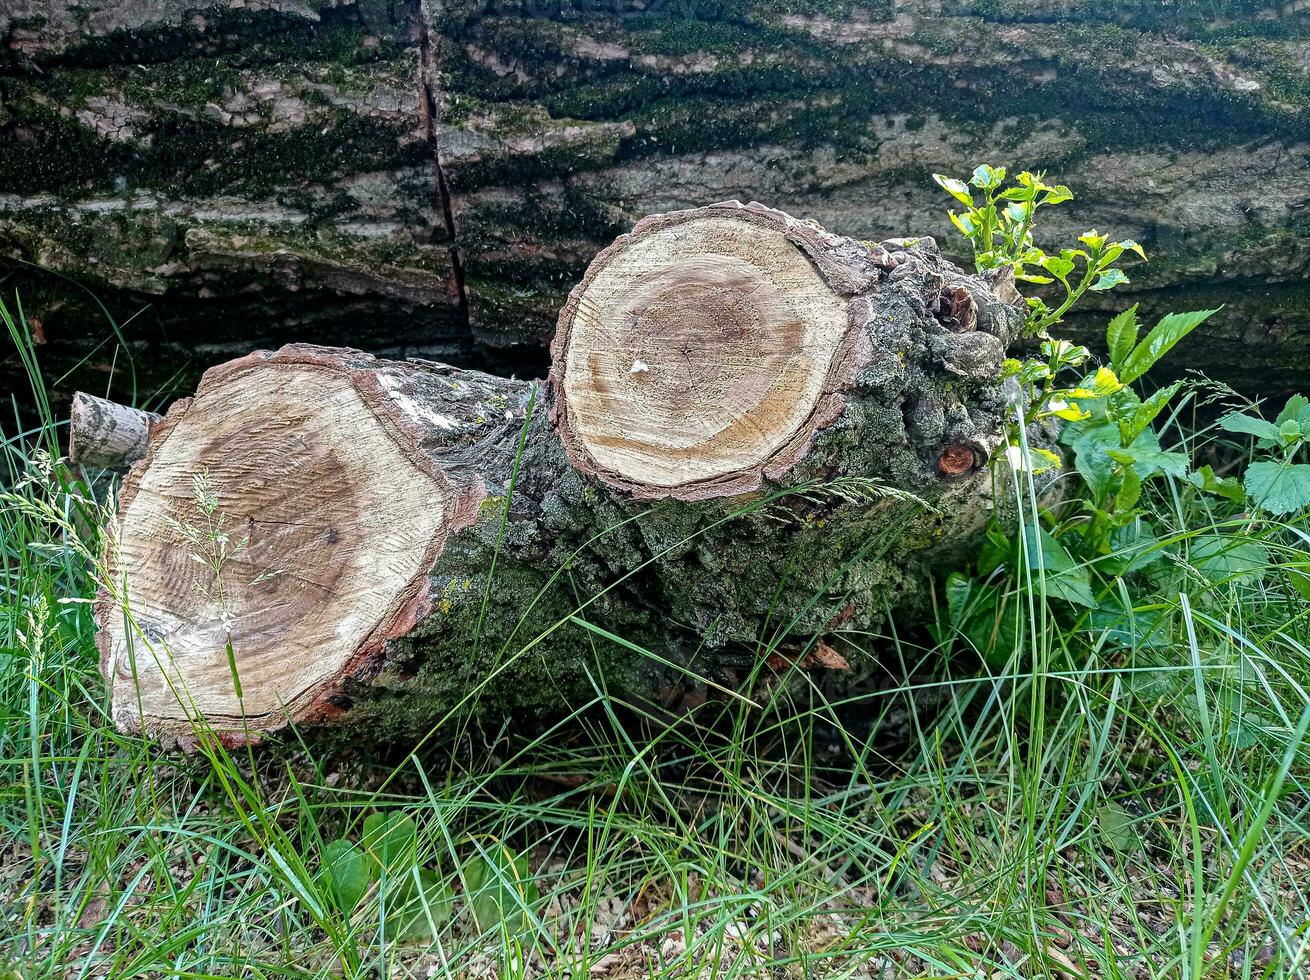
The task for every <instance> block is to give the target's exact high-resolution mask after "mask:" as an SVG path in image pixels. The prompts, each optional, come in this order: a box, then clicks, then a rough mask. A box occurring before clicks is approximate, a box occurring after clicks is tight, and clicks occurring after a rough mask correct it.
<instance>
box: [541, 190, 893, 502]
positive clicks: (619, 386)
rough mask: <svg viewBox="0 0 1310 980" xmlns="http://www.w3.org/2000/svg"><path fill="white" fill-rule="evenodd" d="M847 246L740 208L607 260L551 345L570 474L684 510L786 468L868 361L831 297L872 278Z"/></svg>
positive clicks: (631, 245)
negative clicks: (846, 253)
mask: <svg viewBox="0 0 1310 980" xmlns="http://www.w3.org/2000/svg"><path fill="white" fill-rule="evenodd" d="M852 244H853V243H851V242H849V241H846V240H843V239H835V238H833V237H832V236H829V235H827V234H826V233H824V232H822V231H820V230H819V229H818V228H817V227H814V226H811V225H808V224H803V223H801V222H797V221H795V220H794V219H792V218H789V217H788V216H786V215H784V214H782V213H781V212H778V211H773V210H771V209H768V208H764V207H762V206H760V205H755V204H752V205H749V206H742V205H740V204H737V203H735V202H732V203H728V204H719V205H713V206H711V207H706V208H698V209H695V210H691V211H682V212H676V213H673V214H667V215H656V216H654V217H652V218H647V219H646V220H644V221H642V222H641V223H639V224H638V225H637V227H636V228H635V229H634V230H633V231H632V233H631V234H629V235H624V236H623V237H621V238H619V239H618V240H617V241H616V242H615V243H614V244H613V245H611V246H610V247H609V248H607V249H605V250H604V251H603V252H601V253H600V255H598V256H597V257H596V259H595V261H594V262H592V264H591V266H590V267H589V268H588V270H587V273H586V276H585V277H584V279H583V280H582V283H581V284H580V285H579V286H578V287H577V288H575V289H574V290H573V292H572V294H571V295H570V296H569V300H568V303H567V304H566V306H565V307H564V310H563V312H562V313H561V315H560V320H559V330H558V332H557V334H556V337H555V343H554V346H553V348H552V354H553V365H552V378H553V383H554V385H555V388H556V400H555V409H554V410H555V423H556V425H557V427H558V429H559V431H560V435H561V438H562V439H563V441H564V444H565V447H566V450H567V452H568V454H569V458H570V460H571V461H572V462H573V464H574V466H575V467H576V468H577V469H578V470H579V471H581V472H585V473H589V474H592V475H594V476H596V477H598V478H599V479H601V480H602V481H604V482H605V483H607V484H609V485H610V486H612V487H614V488H616V489H621V490H624V491H627V492H629V493H631V494H633V495H635V496H637V497H665V496H668V497H676V498H679V499H683V500H695V499H703V498H708V497H717V496H727V495H731V494H737V493H741V492H743V491H749V490H754V489H757V488H758V487H759V486H760V485H761V482H762V480H763V479H764V478H765V477H766V476H769V477H773V476H775V475H777V474H779V473H781V472H783V471H785V470H786V469H787V467H789V466H790V465H791V464H793V463H794V462H795V461H796V460H798V459H799V458H800V457H801V456H802V455H803V454H804V452H805V450H806V448H807V447H808V446H809V444H810V442H811V440H812V439H813V437H814V435H815V433H816V432H817V430H819V429H820V428H822V427H823V426H824V425H827V424H828V423H830V422H831V421H832V420H833V419H834V418H836V416H837V415H838V413H839V412H840V411H841V406H842V400H841V397H840V395H839V394H838V393H837V392H838V390H839V389H840V388H841V387H842V386H843V385H844V384H846V383H847V382H848V381H849V380H850V379H851V378H852V377H853V376H854V374H855V373H856V372H857V371H858V370H859V368H860V367H861V366H862V364H861V362H860V360H859V357H858V355H857V351H856V347H857V339H858V338H859V336H860V329H859V328H860V324H859V323H858V322H855V321H854V320H853V319H852V317H851V316H850V312H849V308H848V306H849V303H848V299H847V297H846V296H844V295H841V294H839V292H838V290H839V289H843V288H844V287H846V285H847V283H848V281H849V280H850V279H851V278H854V279H856V280H857V281H859V280H862V281H864V282H868V281H870V280H871V276H870V273H869V270H868V269H867V268H865V267H866V266H868V265H869V264H870V263H871V261H872V260H871V258H870V256H869V255H868V253H867V252H866V253H864V254H859V253H860V252H863V250H858V251H857V252H855V253H853V254H852V255H851V256H850V257H849V258H847V261H848V262H850V263H852V264H853V265H854V266H855V268H853V269H841V268H840V265H841V262H842V257H839V256H837V255H836V252H837V251H838V250H839V246H841V245H845V246H850V245H852ZM825 265H826V266H827V267H828V269H826V270H825V269H824V266H825ZM821 270H822V271H821ZM833 270H836V271H838V272H845V273H850V274H848V275H844V276H835V277H832V276H831V272H832V271H833ZM825 271H827V272H829V275H825V274H824V272H825ZM830 277H831V278H834V279H835V280H836V282H835V285H836V288H834V283H833V282H830Z"/></svg>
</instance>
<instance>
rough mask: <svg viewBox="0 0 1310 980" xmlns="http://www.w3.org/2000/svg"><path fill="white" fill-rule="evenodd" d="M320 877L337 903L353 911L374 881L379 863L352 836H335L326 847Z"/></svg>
mask: <svg viewBox="0 0 1310 980" xmlns="http://www.w3.org/2000/svg"><path fill="white" fill-rule="evenodd" d="M320 863H321V868H320V870H319V873H318V874H319V880H320V881H321V882H322V883H323V885H324V886H325V887H326V889H327V892H328V894H329V895H331V896H332V901H333V903H334V904H335V905H336V907H337V908H338V909H339V910H340V911H342V912H345V913H346V914H350V912H352V911H353V910H354V908H355V906H356V905H358V904H359V900H360V899H361V898H363V897H364V893H365V892H367V891H368V888H369V885H371V884H372V883H373V871H374V868H375V865H374V863H373V861H372V860H371V859H370V858H369V856H368V855H367V854H365V853H364V852H363V851H361V850H360V849H359V848H358V847H356V846H355V845H354V844H352V843H351V842H350V841H348V840H344V839H342V840H334V841H332V843H330V844H328V845H327V846H326V847H324V848H323V856H322V860H321V862H320Z"/></svg>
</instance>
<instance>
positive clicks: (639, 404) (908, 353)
mask: <svg viewBox="0 0 1310 980" xmlns="http://www.w3.org/2000/svg"><path fill="white" fill-rule="evenodd" d="M1022 321H1023V315H1022V313H1021V311H1020V310H1018V309H1017V308H1016V307H1015V306H1014V305H1011V304H1010V303H1007V302H1004V301H1002V300H1000V299H998V298H997V289H996V288H994V284H993V283H991V282H989V281H987V280H985V279H983V278H979V277H975V276H970V275H966V274H964V273H963V272H961V271H960V270H959V269H957V268H956V267H954V266H953V265H951V264H950V263H949V262H947V261H945V260H943V259H942V258H941V256H940V255H939V253H938V252H937V249H936V247H935V245H934V243H933V241H932V240H931V239H927V238H925V239H918V240H900V241H888V242H884V243H882V244H881V245H866V244H862V243H859V242H856V241H853V240H850V239H844V238H840V237H837V236H834V235H830V234H828V233H827V232H825V231H823V230H822V229H821V228H819V227H818V226H817V225H815V224H813V223H810V222H800V221H796V220H794V219H792V218H790V217H788V216H787V215H785V214H783V213H781V212H778V211H774V210H771V209H768V208H765V207H762V206H760V205H756V204H752V205H746V206H743V205H741V204H738V203H736V202H729V203H727V204H721V205H714V206H711V207H708V208H700V209H695V210H691V211H684V212H676V213H671V214H664V215H656V216H653V217H650V218H647V219H645V220H643V221H642V222H640V223H639V224H638V225H637V227H636V228H635V229H634V230H633V232H632V233H631V234H629V235H625V236H623V237H621V238H619V239H618V240H617V241H616V242H615V243H614V244H613V245H611V246H610V247H609V248H607V249H606V250H604V251H603V252H602V253H601V254H600V255H599V256H598V257H597V258H596V259H595V261H594V262H593V263H592V265H591V267H590V268H589V269H588V271H587V274H586V276H585V277H584V278H583V280H582V282H581V283H580V284H579V285H578V287H577V288H575V289H574V291H573V293H572V295H571V296H570V299H569V301H568V303H567V304H566V306H565V308H564V310H563V312H562V314H561V316H560V325H559V332H558V335H557V337H556V341H555V345H554V349H553V366H552V370H551V376H550V379H549V381H548V382H547V383H546V384H545V385H544V386H543V385H539V384H537V383H534V382H526V381H518V380H513V379H506V378H499V377H494V376H491V375H487V374H481V373H478V372H473V371H465V370H459V369H455V368H452V367H449V366H446V365H440V364H435V363H432V362H427V361H408V362H398V361H387V360H381V359H377V358H374V357H373V356H371V355H368V354H364V353H361V352H358V351H351V350H343V349H330V348H322V347H313V346H305V345H294V346H290V347H284V348H283V349H281V350H279V351H277V352H275V353H267V352H259V353H255V354H251V355H249V356H248V357H245V358H242V359H239V360H236V361H233V362H230V363H227V364H224V365H221V366H219V367H216V368H213V369H211V370H210V371H209V372H207V373H206V375H205V377H204V379H203V381H202V382H201V385H200V388H199V390H198V391H197V392H196V395H195V397H194V398H192V399H187V400H184V401H182V402H179V403H177V404H176V405H174V406H173V407H172V408H171V409H170V410H169V412H168V414H167V415H166V417H165V418H164V419H163V421H162V422H160V423H159V424H158V425H157V426H155V427H154V429H153V431H152V434H151V438H150V446H149V451H148V453H147V455H146V457H145V458H144V459H143V460H142V461H141V462H139V463H138V464H137V465H136V466H134V467H133V469H132V471H131V473H130V475H129V477H128V478H127V480H126V482H125V485H124V488H123V491H122V495H121V500H120V520H119V533H118V537H117V539H116V540H115V541H114V542H113V547H112V551H111V560H110V566H111V572H110V575H109V583H110V584H109V587H108V588H107V589H106V590H105V592H104V593H102V595H101V598H100V603H99V607H98V611H99V622H100V625H101V633H100V642H101V650H102V655H103V669H104V672H105V675H106V678H107V680H108V683H109V685H110V688H111V692H112V701H113V713H114V717H115V719H116V721H117V723H118V724H119V725H120V726H122V727H123V728H125V729H136V728H144V729H145V730H146V731H149V732H151V733H152V734H157V735H160V736H162V737H165V738H169V739H177V740H181V741H185V740H187V739H189V738H190V737H191V732H192V722H193V720H194V718H195V717H196V716H203V717H204V718H205V719H206V721H207V723H208V724H210V725H212V726H213V727H214V728H215V729H216V730H217V731H218V732H220V733H221V734H222V735H223V736H224V737H225V738H228V739H233V740H237V739H241V738H245V737H247V736H249V735H251V734H258V733H261V732H265V731H269V730H274V729H277V728H279V727H281V726H282V725H284V724H286V723H287V722H288V721H291V722H295V723H298V724H315V723H319V722H323V721H327V720H332V719H337V720H342V721H345V722H348V723H351V724H354V725H357V726H359V727H360V728H361V729H362V730H366V731H367V732H368V735H369V737H372V738H386V737H388V736H390V735H396V734H400V733H404V732H412V731H414V730H417V729H421V728H422V727H423V726H424V725H427V724H431V723H432V722H433V721H435V720H438V719H440V718H441V717H442V716H444V715H445V714H447V713H449V712H451V711H455V710H458V709H459V708H460V707H461V706H463V705H466V704H472V703H474V702H476V703H478V704H479V706H480V707H481V708H483V709H485V710H492V711H500V712H506V713H508V712H521V711H530V712H536V713H543V714H549V713H552V712H556V711H558V710H560V708H561V706H562V705H576V704H581V703H585V701H586V700H587V699H589V698H591V697H594V696H595V694H596V691H597V690H600V689H602V688H601V687H599V685H606V686H605V687H604V688H603V689H604V690H608V691H609V692H610V693H611V695H612V696H614V697H620V698H625V699H634V700H642V701H644V702H656V703H660V704H664V705H670V706H672V705H677V704H680V703H683V702H685V701H686V700H687V699H692V700H695V699H697V698H703V697H705V696H706V694H707V693H712V692H713V691H720V692H722V691H725V690H726V691H732V692H739V693H741V694H743V695H744V696H750V694H751V693H752V691H754V690H756V685H757V684H758V683H759V682H760V677H761V676H763V675H767V676H772V675H771V674H770V671H769V659H768V655H769V653H772V652H775V651H776V649H777V648H778V645H779V643H782V644H783V646H784V647H785V648H789V649H794V650H796V651H797V652H798V656H796V657H795V658H793V659H795V660H803V662H804V663H805V664H807V665H813V666H819V667H824V666H828V665H831V664H834V663H837V662H839V661H840V662H841V663H842V664H843V666H845V665H846V663H847V660H849V661H850V662H851V664H852V665H853V666H852V669H853V670H858V669H859V668H861V667H864V668H867V666H868V665H867V664H864V663H862V662H860V661H859V658H858V656H857V654H856V653H855V652H854V650H853V649H852V650H850V651H842V652H841V654H840V655H839V656H838V657H836V658H835V659H834V658H833V657H831V656H827V657H809V658H802V657H801V656H800V655H799V653H800V652H801V651H803V650H805V649H807V648H808V647H809V646H810V645H813V644H815V643H817V642H819V641H820V640H822V639H823V638H824V637H825V636H827V635H828V634H830V633H833V632H840V631H841V630H843V629H856V630H864V629H868V628H870V627H872V626H875V625H876V624H877V623H878V622H879V621H880V620H881V619H882V617H883V616H884V615H885V614H886V611H887V610H888V609H889V608H890V607H892V606H902V605H905V604H913V603H914V602H915V601H916V598H918V597H921V592H920V590H921V589H922V586H923V584H924V581H925V579H926V577H927V569H928V568H929V567H930V566H931V564H932V562H933V561H934V559H935V558H939V557H940V556H941V554H942V553H943V552H944V551H945V550H949V549H959V548H961V547H967V546H968V543H969V542H970V541H971V540H972V536H973V535H974V534H975V533H976V532H977V530H978V529H979V528H980V526H981V524H982V522H983V520H984V518H985V515H986V509H987V507H988V506H989V502H990V493H991V475H990V471H989V468H988V466H987V465H986V464H987V460H988V458H989V457H990V456H991V454H992V452H993V450H994V449H995V448H996V446H997V445H998V443H999V441H1000V439H1001V438H1002V427H1003V423H1004V419H1005V417H1006V414H1007V412H1008V411H1009V410H1010V409H1009V407H1008V406H1009V395H1010V394H1011V392H1010V390H1009V389H1008V388H1007V385H1006V384H1005V383H1003V382H1002V380H1001V371H1002V361H1003V358H1004V355H1005V351H1006V348H1007V346H1008V345H1009V344H1010V343H1011V342H1013V341H1014V340H1015V339H1016V336H1017V334H1018V332H1019V330H1020V329H1021V326H1022ZM206 501H209V502H208V503H206ZM843 657H845V658H846V659H843ZM783 659H784V660H785V659H786V658H783ZM774 662H775V663H776V662H777V659H776V658H775V660H774ZM602 678H603V680H602Z"/></svg>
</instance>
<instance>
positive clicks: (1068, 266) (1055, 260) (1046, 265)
mask: <svg viewBox="0 0 1310 980" xmlns="http://www.w3.org/2000/svg"><path fill="white" fill-rule="evenodd" d="M1041 266H1042V268H1043V269H1045V270H1046V271H1047V272H1049V273H1050V274H1051V275H1053V276H1055V278H1057V279H1064V278H1066V277H1067V276H1068V275H1069V273H1071V272H1073V268H1074V266H1073V260H1072V259H1065V258H1061V257H1060V256H1058V255H1048V256H1046V258H1044V259H1042V261H1041Z"/></svg>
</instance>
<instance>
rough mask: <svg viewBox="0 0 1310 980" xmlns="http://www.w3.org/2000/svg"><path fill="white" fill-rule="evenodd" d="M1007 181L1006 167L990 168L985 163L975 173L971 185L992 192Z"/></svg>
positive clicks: (970, 180) (970, 181)
mask: <svg viewBox="0 0 1310 980" xmlns="http://www.w3.org/2000/svg"><path fill="white" fill-rule="evenodd" d="M1004 181H1005V168H1004V167H990V166H988V165H987V164H985V163H983V164H980V165H979V166H978V167H976V168H975V169H974V171H973V177H971V178H970V179H969V183H971V184H973V186H974V187H981V188H982V189H984V190H990V189H991V188H993V187H999V186H1000V185H1001V184H1002V183H1003V182H1004Z"/></svg>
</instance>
